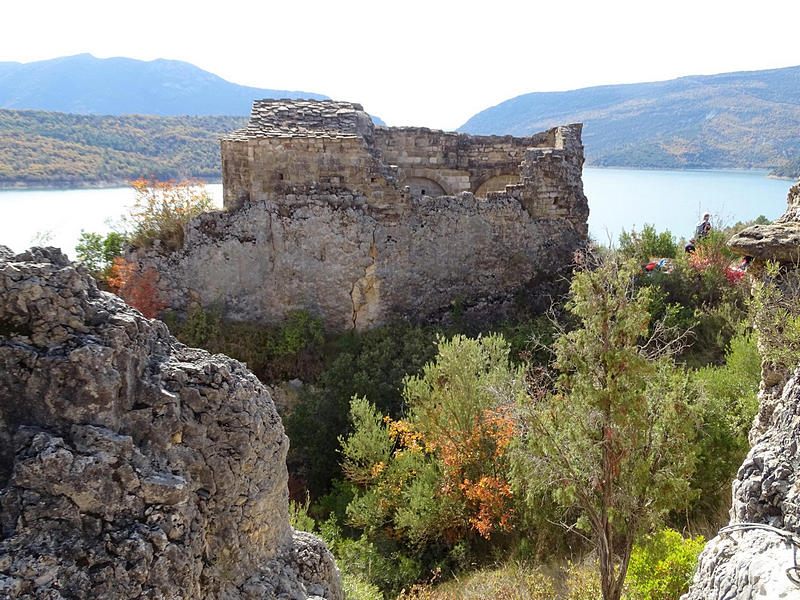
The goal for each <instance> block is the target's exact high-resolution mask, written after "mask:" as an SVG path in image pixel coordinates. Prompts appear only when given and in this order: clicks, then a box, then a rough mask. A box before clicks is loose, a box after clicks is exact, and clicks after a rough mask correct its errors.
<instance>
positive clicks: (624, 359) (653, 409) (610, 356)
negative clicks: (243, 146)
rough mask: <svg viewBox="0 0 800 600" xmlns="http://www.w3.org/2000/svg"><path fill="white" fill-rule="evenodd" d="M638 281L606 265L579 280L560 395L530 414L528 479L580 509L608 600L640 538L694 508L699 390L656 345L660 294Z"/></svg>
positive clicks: (558, 347)
mask: <svg viewBox="0 0 800 600" xmlns="http://www.w3.org/2000/svg"><path fill="white" fill-rule="evenodd" d="M635 274H636V265H635V264H634V263H631V262H628V263H622V264H620V263H618V262H614V261H613V260H607V261H606V262H603V263H601V264H599V265H598V266H597V268H595V269H586V270H584V271H582V272H579V273H577V274H576V275H575V277H574V278H573V281H572V284H571V288H570V300H569V302H568V304H567V309H568V310H569V312H571V313H572V315H573V316H574V317H575V318H576V320H577V322H578V327H577V328H576V329H574V330H573V331H570V332H569V333H566V332H564V333H562V334H561V335H560V336H559V337H558V339H557V341H556V344H555V361H554V367H555V370H556V371H557V373H558V378H557V380H556V382H555V386H554V390H553V391H552V392H549V393H543V392H540V390H541V388H539V390H536V389H534V390H532V393H531V395H530V396H529V397H528V399H527V400H526V401H525V402H523V404H522V405H521V406H520V416H521V419H522V422H523V424H524V427H525V430H526V431H527V435H526V436H525V440H524V442H523V443H522V444H520V446H519V449H518V451H517V453H516V472H517V474H518V477H519V479H520V480H521V481H523V482H524V483H525V485H526V487H527V488H528V489H529V490H536V489H538V490H548V492H549V493H552V495H553V497H554V499H555V500H556V502H557V503H559V504H560V505H562V506H564V507H569V508H573V509H577V513H578V514H580V518H579V519H578V522H577V524H573V525H577V526H578V527H579V528H581V529H583V530H585V531H587V532H589V533H590V534H591V536H592V538H593V539H594V541H596V544H597V551H598V558H599V566H600V575H601V585H602V592H603V598H604V599H605V600H618V599H619V598H620V595H621V593H622V589H623V584H624V581H625V575H626V573H627V569H628V562H629V560H630V556H631V551H632V548H633V543H634V539H635V538H636V535H637V533H639V532H642V531H647V530H649V529H650V528H651V527H652V526H654V525H655V524H656V523H657V522H658V521H659V519H660V518H661V517H663V516H664V515H665V513H666V512H668V511H669V510H671V509H674V508H677V507H680V506H682V505H683V504H684V503H685V502H687V501H688V500H689V499H690V497H691V492H690V489H689V484H688V481H689V475H690V474H691V473H692V471H693V468H694V461H695V457H694V453H693V450H692V448H693V445H692V444H691V441H692V438H693V436H694V431H695V426H694V425H695V417H694V411H693V408H692V403H691V397H692V396H693V395H694V392H693V390H692V389H691V388H690V384H689V380H688V378H687V377H686V375H685V373H684V372H683V371H682V370H680V369H677V368H675V366H674V364H673V363H672V361H671V359H670V358H669V356H664V354H668V353H669V351H668V348H669V346H667V348H666V349H664V348H663V347H662V349H661V350H659V346H658V344H657V340H654V339H653V338H652V337H649V335H648V331H651V332H652V331H653V328H650V327H649V322H650V315H649V313H648V310H647V309H648V305H649V303H650V297H651V291H650V288H649V287H640V286H638V285H637V283H636V277H635ZM656 329H658V328H656ZM673 341H674V340H673ZM672 347H673V348H674V344H673V345H672ZM659 355H661V356H659ZM537 392H540V393H537ZM531 483H533V484H534V485H533V486H531V485H530V484H531ZM537 484H538V485H537Z"/></svg>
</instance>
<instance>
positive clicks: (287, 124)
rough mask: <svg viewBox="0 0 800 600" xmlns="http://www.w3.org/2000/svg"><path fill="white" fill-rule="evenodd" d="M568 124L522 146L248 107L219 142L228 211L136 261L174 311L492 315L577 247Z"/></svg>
mask: <svg viewBox="0 0 800 600" xmlns="http://www.w3.org/2000/svg"><path fill="white" fill-rule="evenodd" d="M580 132H581V126H580V125H568V126H564V127H556V128H553V129H551V130H549V131H546V132H542V133H540V134H536V135H534V136H530V137H527V138H513V137H511V136H485V137H472V136H468V135H466V134H456V133H445V132H442V131H433V130H430V129H421V128H408V127H404V128H389V127H375V126H374V125H373V123H372V121H371V120H370V119H369V116H368V115H367V113H365V112H364V111H363V110H362V108H361V106H359V105H357V104H351V103H347V102H330V101H325V102H313V101H268V100H264V101H259V102H256V103H255V104H254V106H253V113H252V116H251V120H250V124H249V125H248V126H247V127H246V128H245V129H242V130H239V131H237V132H234V133H233V134H231V135H230V136H228V137H226V138H225V139H223V141H222V156H223V185H224V197H225V208H226V212H222V213H207V214H204V215H201V216H200V217H198V218H196V219H194V220H192V221H191V222H190V223H189V224H188V225H187V226H186V231H185V236H184V244H183V247H182V248H181V249H179V250H178V251H176V252H173V253H164V252H161V251H160V249H159V248H158V247H156V248H155V249H152V250H140V251H139V252H138V253H137V254H136V255H135V259H136V260H138V262H139V263H140V264H141V266H142V268H148V267H153V268H155V270H156V271H157V272H158V273H159V274H160V276H161V279H160V283H159V288H160V293H161V294H162V296H163V298H162V299H163V300H164V301H166V302H167V303H168V305H169V307H170V308H172V309H175V310H178V311H188V310H190V309H191V308H192V307H193V306H196V305H201V306H209V305H212V304H218V305H220V306H221V308H222V312H223V316H225V317H226V318H230V319H236V320H254V321H261V322H275V321H278V320H280V318H281V317H282V316H283V315H285V313H286V312H288V311H290V310H295V309H302V310H307V311H309V312H311V313H312V314H315V315H318V316H321V317H322V318H323V322H324V323H325V325H326V327H328V328H330V329H339V330H343V329H352V328H356V329H364V328H368V327H373V326H375V325H380V324H382V323H385V322H387V321H389V320H391V319H393V318H407V319H411V320H424V319H427V318H430V317H433V318H436V317H437V315H439V314H440V313H442V312H443V311H447V310H448V309H450V308H451V307H452V305H453V304H454V303H458V304H460V305H461V306H462V307H464V308H465V309H466V310H467V311H474V312H476V313H478V314H482V313H483V312H486V311H488V310H489V309H492V310H496V311H497V312H502V310H503V308H504V307H507V306H508V304H509V303H510V302H511V301H512V300H513V298H514V297H515V294H518V293H519V292H520V290H521V289H523V288H526V286H527V291H528V292H530V293H531V295H533V296H537V295H538V296H541V297H542V300H543V304H544V305H545V306H547V305H549V301H550V298H549V295H548V294H549V292H551V291H552V287H551V286H550V285H548V283H549V284H552V282H555V281H560V280H561V279H562V278H563V275H564V274H565V273H566V272H567V271H568V270H569V267H570V265H571V262H572V259H573V254H574V251H575V250H576V249H578V248H580V247H581V246H582V245H583V244H585V243H586V241H587V217H588V214H589V209H588V205H587V201H586V197H585V196H584V194H583V183H582V180H581V172H582V166H583V146H582V145H581V140H580Z"/></svg>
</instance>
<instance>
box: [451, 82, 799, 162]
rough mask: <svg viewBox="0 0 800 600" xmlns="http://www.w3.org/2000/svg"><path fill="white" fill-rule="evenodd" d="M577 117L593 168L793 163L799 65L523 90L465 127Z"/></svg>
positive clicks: (522, 125)
mask: <svg viewBox="0 0 800 600" xmlns="http://www.w3.org/2000/svg"><path fill="white" fill-rule="evenodd" d="M578 121H580V122H583V123H584V124H585V125H584V135H583V141H584V145H585V146H586V157H587V162H588V163H589V164H593V165H603V166H626V167H664V168H685V167H721V168H726V167H727V168H735V167H742V168H773V167H782V166H784V165H787V164H789V163H792V162H794V164H795V167H794V169H795V170H796V169H797V168H798V167H800V164H798V162H797V161H798V160H800V66H798V67H787V68H783V69H771V70H764V71H742V72H736V73H722V74H719V75H697V76H690V77H681V78H679V79H673V80H669V81H658V82H651V83H635V84H626V85H606V86H599V87H591V88H583V89H578V90H572V91H567V92H539V93H531V94H524V95H522V96H517V97H516V98H512V99H510V100H506V101H505V102H502V103H500V104H498V105H497V106H493V107H491V108H487V109H486V110H484V111H481V112H479V113H478V114H476V115H475V116H473V117H472V118H470V119H469V120H468V121H467V122H466V123H465V124H464V125H462V126H461V127H460V128H459V131H464V132H467V133H473V134H506V133H510V134H514V135H528V134H530V133H533V132H536V131H541V130H543V129H547V128H548V127H552V126H554V125H558V124H561V123H569V122H578ZM782 173H783V174H784V176H788V175H797V174H800V173H797V172H795V171H791V170H785V171H783V172H782Z"/></svg>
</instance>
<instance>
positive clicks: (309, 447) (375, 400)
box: [284, 323, 436, 496]
mask: <svg viewBox="0 0 800 600" xmlns="http://www.w3.org/2000/svg"><path fill="white" fill-rule="evenodd" d="M435 339H436V329H434V328H430V327H420V326H415V325H410V324H408V323H399V324H393V325H388V326H386V327H381V328H377V329H374V330H371V331H367V332H363V333H359V332H352V333H349V334H346V335H343V336H340V337H338V338H336V339H334V340H333V341H332V342H331V343H330V344H329V347H328V351H327V353H326V355H327V356H331V355H333V356H334V358H332V359H329V360H328V361H327V365H326V366H325V368H324V371H323V372H322V373H321V374H320V375H319V378H318V379H317V380H316V382H315V383H316V385H315V389H313V390H307V391H306V392H305V394H304V396H303V399H302V401H301V402H300V403H299V404H298V405H297V406H296V407H295V408H294V410H293V411H292V413H291V414H290V415H288V416H287V417H286V418H285V419H284V425H285V427H286V432H287V434H288V436H289V439H290V440H291V442H292V443H291V448H290V450H289V457H288V462H289V471H290V473H292V474H293V476H294V477H296V478H298V479H300V480H302V481H304V482H305V483H306V487H307V488H308V489H309V490H310V491H311V494H312V496H319V495H322V494H325V493H326V492H328V491H329V489H330V485H331V481H332V480H333V479H335V478H337V477H341V471H340V469H339V458H340V456H339V455H338V454H337V453H336V452H333V451H331V449H332V448H337V447H338V438H339V436H341V435H345V434H346V433H347V432H348V431H350V430H351V426H350V422H349V420H348V412H349V407H350V399H351V398H352V397H353V396H366V397H367V398H369V400H370V402H371V403H372V404H374V405H375V407H376V408H377V410H378V411H379V412H380V413H381V414H388V415H389V416H391V417H392V418H396V417H398V416H400V414H401V413H402V411H403V408H404V401H403V396H402V391H401V390H402V382H403V378H404V377H405V376H406V374H414V373H418V372H419V371H420V370H421V369H422V366H423V365H424V364H425V363H426V362H427V361H429V360H430V359H431V358H432V357H433V356H434V354H435V352H436V346H435V344H434V341H435ZM318 364H320V365H321V364H322V361H320V362H319V363H318Z"/></svg>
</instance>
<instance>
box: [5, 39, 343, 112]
mask: <svg viewBox="0 0 800 600" xmlns="http://www.w3.org/2000/svg"><path fill="white" fill-rule="evenodd" d="M261 98H308V99H314V100H325V99H328V97H327V96H325V95H322V94H317V93H313V92H303V91H292V90H274V89H268V88H256V87H251V86H244V85H239V84H236V83H232V82H230V81H227V80H225V79H223V78H222V77H219V76H218V75H215V74H213V73H211V72H209V71H205V70H203V69H201V68H200V67H197V66H195V65H193V64H191V63H188V62H185V61H179V60H170V59H165V58H157V59H154V60H150V61H142V60H138V59H134V58H127V57H112V58H96V57H94V56H92V55H91V54H89V53H82V54H75V55H71V56H61V57H57V58H52V59H47V60H41V61H34V62H28V63H15V62H0V107H2V108H10V109H33V110H46V111H50V112H65V113H77V114H102V115H124V114H149V115H158V116H199V115H247V114H249V113H250V107H251V105H252V101H253V100H256V99H261Z"/></svg>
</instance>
